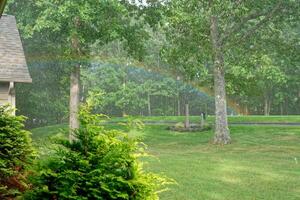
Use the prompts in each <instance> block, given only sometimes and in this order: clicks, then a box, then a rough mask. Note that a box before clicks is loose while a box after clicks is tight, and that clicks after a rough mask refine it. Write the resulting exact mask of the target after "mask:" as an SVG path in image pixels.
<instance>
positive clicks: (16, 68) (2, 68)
mask: <svg viewBox="0 0 300 200" xmlns="http://www.w3.org/2000/svg"><path fill="white" fill-rule="evenodd" d="M0 81H13V82H32V80H31V77H30V74H29V72H28V68H27V65H26V59H25V55H24V51H23V46H22V42H21V39H20V35H19V31H18V28H17V24H16V19H15V17H14V16H9V15H3V16H2V17H1V19H0Z"/></svg>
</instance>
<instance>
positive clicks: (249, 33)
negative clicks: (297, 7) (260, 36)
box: [239, 2, 282, 41]
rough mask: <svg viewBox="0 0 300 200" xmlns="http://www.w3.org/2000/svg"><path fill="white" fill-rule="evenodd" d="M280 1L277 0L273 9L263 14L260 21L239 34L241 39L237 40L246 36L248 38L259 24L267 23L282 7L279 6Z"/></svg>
mask: <svg viewBox="0 0 300 200" xmlns="http://www.w3.org/2000/svg"><path fill="white" fill-rule="evenodd" d="M281 5H282V4H281V2H279V3H278V4H277V5H276V6H275V7H274V8H273V9H272V11H271V12H270V13H269V14H268V15H266V16H265V18H263V19H262V20H261V21H260V22H258V23H257V24H256V25H255V26H253V27H252V28H251V29H249V30H248V31H246V32H245V34H244V35H242V36H241V39H240V40H239V41H243V40H245V39H246V38H248V37H249V36H251V35H252V34H254V33H255V32H256V31H257V30H258V29H259V28H260V27H261V26H263V25H264V24H265V23H267V22H268V21H269V20H270V19H271V18H273V16H274V15H275V13H276V12H277V11H279V10H280V9H281V8H282V7H281Z"/></svg>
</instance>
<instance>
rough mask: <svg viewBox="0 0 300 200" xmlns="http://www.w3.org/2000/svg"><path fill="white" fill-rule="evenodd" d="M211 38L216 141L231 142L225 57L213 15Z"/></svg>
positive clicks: (219, 142) (215, 18)
mask: <svg viewBox="0 0 300 200" xmlns="http://www.w3.org/2000/svg"><path fill="white" fill-rule="evenodd" d="M211 39H212V47H213V51H214V87H215V88H214V89H215V107H216V129H215V137H214V143H215V144H229V143H230V141H231V138H230V132H229V128H228V121H227V102H226V90H225V69H224V58H223V52H222V44H221V42H220V37H219V32H218V20H217V17H215V16H212V17H211Z"/></svg>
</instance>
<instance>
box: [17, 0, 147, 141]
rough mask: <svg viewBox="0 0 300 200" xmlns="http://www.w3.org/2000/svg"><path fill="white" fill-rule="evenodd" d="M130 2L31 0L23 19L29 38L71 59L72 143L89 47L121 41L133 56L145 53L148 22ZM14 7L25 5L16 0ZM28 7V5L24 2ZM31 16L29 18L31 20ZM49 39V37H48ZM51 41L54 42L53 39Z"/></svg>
mask: <svg viewBox="0 0 300 200" xmlns="http://www.w3.org/2000/svg"><path fill="white" fill-rule="evenodd" d="M130 2H131V1H118V0H112V1H106V0H86V1H73V0H63V1H56V0H39V1H29V4H31V5H30V6H27V7H26V8H30V7H31V8H32V9H31V10H27V11H26V13H27V18H26V15H25V17H24V16H22V19H21V23H20V24H21V26H20V27H21V28H23V32H24V33H25V34H27V35H28V36H33V37H34V36H35V35H42V37H44V38H47V39H49V41H47V42H50V43H52V44H53V46H55V48H56V49H59V51H58V54H59V55H57V56H59V57H61V58H63V59H68V60H71V61H72V62H68V64H70V65H71V67H70V110H69V114H70V121H69V124H70V140H74V135H73V130H74V129H77V128H78V127H79V121H78V116H77V115H78V109H79V101H80V99H79V95H80V68H81V66H82V65H84V64H85V62H83V61H84V60H89V59H88V58H89V57H90V55H91V54H90V53H91V51H90V50H91V48H90V46H91V45H92V44H94V43H95V42H96V41H97V42H98V44H100V45H102V44H106V43H108V42H109V41H113V40H122V41H124V43H125V44H126V48H127V49H128V52H129V53H130V54H131V55H134V56H136V57H140V56H141V55H142V53H143V51H144V50H143V43H142V40H143V39H145V38H146V36H147V34H146V32H145V31H144V29H143V26H144V24H145V22H143V20H142V18H138V17H137V11H138V10H139V9H138V8H137V6H136V5H134V4H131V3H130ZM12 3H13V4H12V5H13V6H16V5H18V3H20V4H21V5H22V4H24V2H22V1H20V2H19V0H15V1H13V2H12ZM25 4H26V3H25ZM28 17H30V18H28ZM47 36H48V37H47ZM50 39H51V40H50Z"/></svg>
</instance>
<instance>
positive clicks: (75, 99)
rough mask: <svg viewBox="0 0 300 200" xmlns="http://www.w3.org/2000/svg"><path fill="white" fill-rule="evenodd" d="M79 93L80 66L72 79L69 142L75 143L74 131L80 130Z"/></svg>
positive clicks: (75, 69) (75, 68)
mask: <svg viewBox="0 0 300 200" xmlns="http://www.w3.org/2000/svg"><path fill="white" fill-rule="evenodd" d="M79 92H80V65H79V64H78V65H76V66H74V67H73V69H72V71H71V77H70V123H69V126H70V134H69V140H70V141H74V140H75V139H76V136H75V135H74V130H76V129H78V128H79V119H78V111H79Z"/></svg>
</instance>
